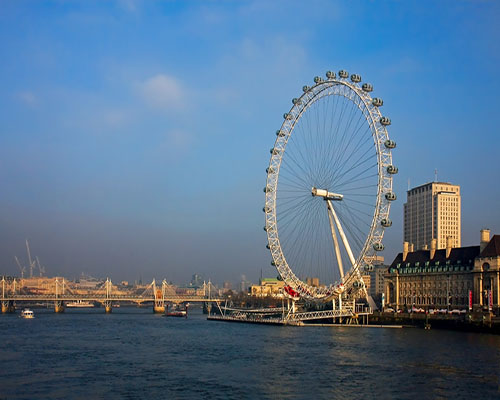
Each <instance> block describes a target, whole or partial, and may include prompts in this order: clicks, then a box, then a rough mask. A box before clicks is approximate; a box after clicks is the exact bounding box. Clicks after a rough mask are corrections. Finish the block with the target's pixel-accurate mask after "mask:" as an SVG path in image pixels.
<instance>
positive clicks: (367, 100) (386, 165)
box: [264, 71, 397, 299]
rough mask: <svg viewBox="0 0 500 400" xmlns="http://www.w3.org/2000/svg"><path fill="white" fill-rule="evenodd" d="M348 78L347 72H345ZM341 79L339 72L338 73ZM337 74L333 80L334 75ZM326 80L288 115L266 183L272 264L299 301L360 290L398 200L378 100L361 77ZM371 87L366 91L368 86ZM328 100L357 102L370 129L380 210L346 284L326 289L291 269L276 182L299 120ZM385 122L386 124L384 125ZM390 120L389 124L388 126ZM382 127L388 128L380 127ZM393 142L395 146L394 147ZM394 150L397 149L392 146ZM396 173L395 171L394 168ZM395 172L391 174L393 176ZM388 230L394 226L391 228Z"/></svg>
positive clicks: (317, 82) (308, 89)
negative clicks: (281, 235) (279, 218)
mask: <svg viewBox="0 0 500 400" xmlns="http://www.w3.org/2000/svg"><path fill="white" fill-rule="evenodd" d="M341 72H343V74H341V75H344V76H345V75H346V74H347V73H346V72H345V71H341ZM339 74H340V73H339ZM332 75H333V76H332ZM327 77H328V79H326V80H323V79H321V78H318V77H316V78H315V85H313V86H312V87H307V86H305V87H304V88H303V90H304V93H303V94H302V95H301V96H300V98H298V99H294V101H293V103H294V104H293V106H292V108H291V109H290V111H289V112H288V113H286V114H285V116H284V117H285V118H284V121H283V123H282V125H281V128H280V130H279V131H277V138H276V141H275V144H274V147H273V149H272V150H271V159H270V162H269V167H268V169H267V181H266V187H265V188H264V191H265V207H264V212H265V219H266V225H265V228H264V229H265V230H266V232H267V237H268V248H269V249H270V251H271V255H272V259H273V262H272V263H273V265H275V267H276V269H277V270H278V273H279V274H280V276H281V277H282V279H283V280H284V282H285V283H286V284H287V285H288V286H290V287H291V288H293V289H294V290H295V291H297V292H298V293H299V294H300V295H301V296H303V297H305V298H309V299H321V298H329V297H331V296H333V295H337V294H340V293H342V292H343V291H344V290H346V289H348V288H350V287H352V286H353V285H356V283H355V282H358V281H360V279H361V275H360V268H361V267H362V266H364V265H369V264H371V263H372V262H373V260H374V257H375V255H376V251H378V250H380V249H382V248H383V246H382V244H381V242H382V238H383V235H384V229H385V227H386V226H385V225H383V224H384V222H386V223H387V221H389V222H390V220H389V210H390V204H391V201H392V200H394V199H395V195H394V193H393V192H392V174H393V173H394V172H393V171H392V170H391V168H393V169H394V168H395V167H393V166H392V154H391V148H393V147H390V146H387V143H390V142H391V141H390V140H389V136H388V133H387V128H386V126H387V125H388V124H390V120H388V119H387V118H386V117H383V116H382V114H381V113H380V110H379V107H378V106H379V105H381V104H377V105H375V103H376V101H375V100H379V99H372V97H371V96H370V93H369V92H370V91H371V89H372V88H371V85H369V84H365V85H363V86H360V85H358V83H359V81H360V77H359V76H357V75H351V81H349V80H348V75H347V76H345V77H339V78H337V77H336V76H335V74H333V73H331V72H329V73H327ZM366 85H368V86H366ZM327 96H343V97H344V98H345V99H347V100H349V101H351V102H353V103H354V104H355V105H356V106H357V108H358V109H359V110H360V111H361V113H362V114H363V116H364V117H365V120H366V123H367V124H368V125H369V129H370V131H371V134H372V137H373V140H374V145H375V148H376V157H377V171H378V183H377V194H376V205H375V207H374V214H373V218H372V221H371V226H370V230H369V233H368V236H367V238H366V240H365V242H364V245H363V248H362V250H361V251H360V253H359V254H358V256H357V257H356V262H355V263H354V265H352V266H351V268H350V269H349V271H347V272H346V274H345V275H344V277H343V280H342V281H339V282H335V283H332V284H329V285H327V286H322V287H315V286H312V285H309V284H307V283H306V282H304V281H303V280H301V279H299V278H298V277H297V275H296V274H295V273H294V271H293V269H292V268H291V266H290V265H289V264H288V262H287V259H286V257H285V254H284V253H283V249H282V246H281V243H280V239H279V234H278V231H279V227H278V223H277V215H276V195H277V192H278V180H279V175H280V168H281V163H282V159H283V156H284V154H285V149H286V145H287V143H288V140H289V139H290V137H291V135H292V134H293V131H294V128H295V127H296V124H297V123H298V121H299V120H300V119H301V118H302V116H303V115H304V113H305V112H306V111H307V110H308V109H309V108H310V107H311V106H312V105H313V104H314V103H315V102H317V101H319V100H321V99H322V98H324V97H327ZM384 119H385V120H384ZM387 121H389V123H387ZM382 122H384V123H382ZM392 143H394V142H392ZM394 146H395V144H394ZM395 170H396V172H397V169H395ZM389 171H391V172H389ZM389 226H390V225H389Z"/></svg>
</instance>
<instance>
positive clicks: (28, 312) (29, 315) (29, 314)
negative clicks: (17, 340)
mask: <svg viewBox="0 0 500 400" xmlns="http://www.w3.org/2000/svg"><path fill="white" fill-rule="evenodd" d="M21 317H22V318H26V319H31V318H35V313H34V312H33V311H31V310H30V309H29V308H25V309H24V310H23V311H21Z"/></svg>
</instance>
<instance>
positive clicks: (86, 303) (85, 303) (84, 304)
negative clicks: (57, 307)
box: [66, 300, 94, 308]
mask: <svg viewBox="0 0 500 400" xmlns="http://www.w3.org/2000/svg"><path fill="white" fill-rule="evenodd" d="M66 307H70V308H71V307H72V308H92V307H94V303H90V302H89V301H84V300H77V301H72V302H71V303H66Z"/></svg>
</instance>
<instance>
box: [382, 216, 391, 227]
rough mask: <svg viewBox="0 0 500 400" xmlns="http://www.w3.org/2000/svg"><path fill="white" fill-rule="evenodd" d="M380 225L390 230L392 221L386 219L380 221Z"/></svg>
mask: <svg viewBox="0 0 500 400" xmlns="http://www.w3.org/2000/svg"><path fill="white" fill-rule="evenodd" d="M380 225H382V226H383V227H384V228H389V227H390V226H392V221H391V220H390V219H389V218H384V219H382V220H381V221H380Z"/></svg>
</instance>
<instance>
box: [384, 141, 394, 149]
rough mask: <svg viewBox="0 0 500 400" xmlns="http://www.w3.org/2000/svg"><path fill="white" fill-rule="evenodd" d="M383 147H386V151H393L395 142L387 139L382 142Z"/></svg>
mask: <svg viewBox="0 0 500 400" xmlns="http://www.w3.org/2000/svg"><path fill="white" fill-rule="evenodd" d="M384 146H385V147H387V148H388V149H394V148H396V142H395V141H394V140H389V139H387V140H386V141H385V142H384Z"/></svg>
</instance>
